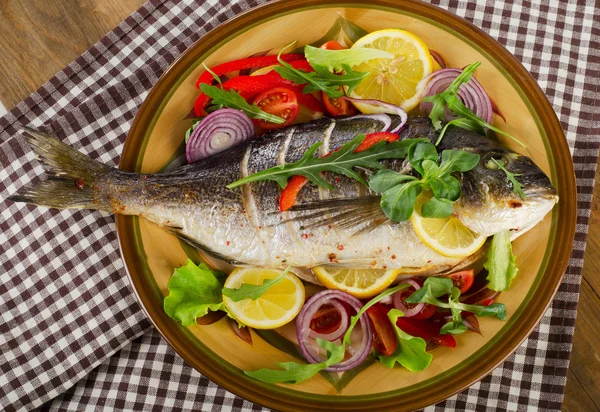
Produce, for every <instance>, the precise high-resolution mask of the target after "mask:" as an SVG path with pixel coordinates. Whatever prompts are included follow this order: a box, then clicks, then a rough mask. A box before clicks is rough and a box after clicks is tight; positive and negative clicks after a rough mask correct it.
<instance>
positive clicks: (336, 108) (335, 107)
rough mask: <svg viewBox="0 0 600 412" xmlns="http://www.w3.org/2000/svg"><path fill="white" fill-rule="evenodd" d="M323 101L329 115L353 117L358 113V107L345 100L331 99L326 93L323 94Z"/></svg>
mask: <svg viewBox="0 0 600 412" xmlns="http://www.w3.org/2000/svg"><path fill="white" fill-rule="evenodd" d="M340 88H341V86H340ZM321 99H322V100H323V104H324V105H325V109H327V113H329V114H330V115H331V116H352V115H354V114H356V112H357V110H356V107H354V105H353V104H352V103H350V102H348V101H347V100H345V99H342V98H330V97H329V96H327V94H325V93H324V92H321Z"/></svg>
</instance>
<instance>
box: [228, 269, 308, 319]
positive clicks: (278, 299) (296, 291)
mask: <svg viewBox="0 0 600 412" xmlns="http://www.w3.org/2000/svg"><path fill="white" fill-rule="evenodd" d="M281 272H282V271H281V270H277V269H261V268H236V269H235V270H234V271H233V272H231V274H230V275H229V277H228V278H227V280H226V281H225V287H226V288H231V289H239V288H240V286H241V285H242V283H248V284H250V285H261V284H262V283H263V281H265V280H269V279H275V278H276V277H278V276H279V275H281ZM223 302H224V303H225V307H226V308H227V310H228V311H229V313H231V314H232V315H233V316H234V317H235V318H236V319H237V320H239V321H240V322H241V323H243V324H244V325H246V326H249V327H251V328H255V329H275V328H278V327H280V326H283V325H285V324H286V323H289V322H290V321H291V320H292V319H294V318H295V317H296V315H297V314H298V312H300V309H301V308H302V305H303V304H304V285H302V282H301V281H300V280H299V279H298V278H297V277H296V276H295V275H294V274H292V273H289V272H288V273H287V274H286V275H285V276H284V278H283V280H282V281H281V282H279V283H277V284H275V285H273V286H271V287H270V288H269V289H267V291H266V292H265V293H263V295H262V296H260V297H259V298H258V299H256V300H252V299H243V300H240V301H238V302H234V301H233V300H232V299H231V298H229V297H227V296H225V295H223Z"/></svg>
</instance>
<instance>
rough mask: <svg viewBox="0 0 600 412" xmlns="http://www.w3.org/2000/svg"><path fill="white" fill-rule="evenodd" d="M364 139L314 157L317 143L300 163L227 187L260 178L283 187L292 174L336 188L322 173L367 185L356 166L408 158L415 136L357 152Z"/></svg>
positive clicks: (275, 169)
mask: <svg viewBox="0 0 600 412" xmlns="http://www.w3.org/2000/svg"><path fill="white" fill-rule="evenodd" d="M364 138H365V135H360V136H357V137H355V138H354V139H352V140H351V141H349V142H347V143H346V144H344V145H343V146H342V147H341V148H340V149H339V150H336V151H334V152H332V153H331V154H330V155H329V156H327V157H315V156H314V155H315V153H316V152H317V150H318V149H319V147H320V146H321V143H315V144H314V145H312V146H311V147H310V148H309V149H308V150H307V151H306V153H305V154H304V156H302V158H301V159H300V160H298V161H297V162H294V163H287V164H285V165H280V166H275V167H272V168H270V169H267V170H263V171H261V172H258V173H254V174H252V175H250V176H248V177H245V178H243V179H240V180H236V181H235V182H233V183H230V184H229V185H227V187H228V188H229V189H231V188H234V187H238V186H241V185H244V184H247V183H251V182H256V181H259V180H274V181H276V182H277V183H278V184H279V186H281V188H282V189H283V188H285V186H286V185H287V180H288V178H289V177H291V176H294V175H302V176H304V177H307V178H308V180H310V181H311V182H312V183H314V184H316V185H318V186H321V187H325V188H327V189H333V188H334V187H333V186H332V185H331V184H330V183H329V182H328V181H327V180H325V179H324V178H323V177H322V176H321V172H334V173H339V174H342V175H344V176H347V177H349V178H351V179H354V180H357V181H359V182H360V183H362V184H364V185H367V182H365V180H364V179H363V177H362V176H361V175H360V174H358V173H357V172H356V171H354V169H353V168H354V167H356V166H361V167H365V168H369V169H384V168H385V166H383V165H382V164H381V163H379V161H380V160H382V159H403V158H404V157H406V153H407V151H408V147H409V146H410V145H411V144H412V143H413V142H414V139H405V140H398V141H395V142H391V143H386V142H383V141H382V142H379V143H377V144H375V145H373V146H372V147H370V148H369V149H367V150H365V151H362V152H359V153H355V152H354V150H356V148H357V147H358V146H359V145H360V144H361V143H362V141H363V140H364Z"/></svg>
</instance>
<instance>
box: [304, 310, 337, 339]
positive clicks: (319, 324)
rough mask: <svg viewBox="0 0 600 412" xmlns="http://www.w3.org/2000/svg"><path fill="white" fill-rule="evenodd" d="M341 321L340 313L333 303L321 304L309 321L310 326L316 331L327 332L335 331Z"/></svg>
mask: <svg viewBox="0 0 600 412" xmlns="http://www.w3.org/2000/svg"><path fill="white" fill-rule="evenodd" d="M341 321H342V315H341V314H340V312H338V310H337V309H336V308H335V307H334V306H333V305H323V306H321V308H320V309H319V310H318V311H317V313H315V316H313V318H312V320H311V321H310V328H311V329H312V330H314V331H315V332H317V333H321V334H327V333H331V332H333V331H335V330H336V329H337V328H338V327H339V326H340V322H341Z"/></svg>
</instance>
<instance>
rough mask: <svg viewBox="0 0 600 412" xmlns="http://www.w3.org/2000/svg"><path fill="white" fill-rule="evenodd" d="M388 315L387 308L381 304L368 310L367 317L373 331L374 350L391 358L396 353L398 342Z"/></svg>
mask: <svg viewBox="0 0 600 412" xmlns="http://www.w3.org/2000/svg"><path fill="white" fill-rule="evenodd" d="M386 313H387V310H386V309H385V307H384V306H383V305H381V304H379V303H376V304H374V305H373V306H371V307H370V308H369V309H367V316H369V321H370V323H371V328H372V330H373V348H375V349H376V350H377V352H379V353H381V354H382V355H385V356H389V355H391V354H392V353H394V352H395V351H396V346H397V345H398V342H397V340H396V333H395V332H394V328H393V327H392V323H391V322H390V319H389V318H388V317H387V314H386Z"/></svg>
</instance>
